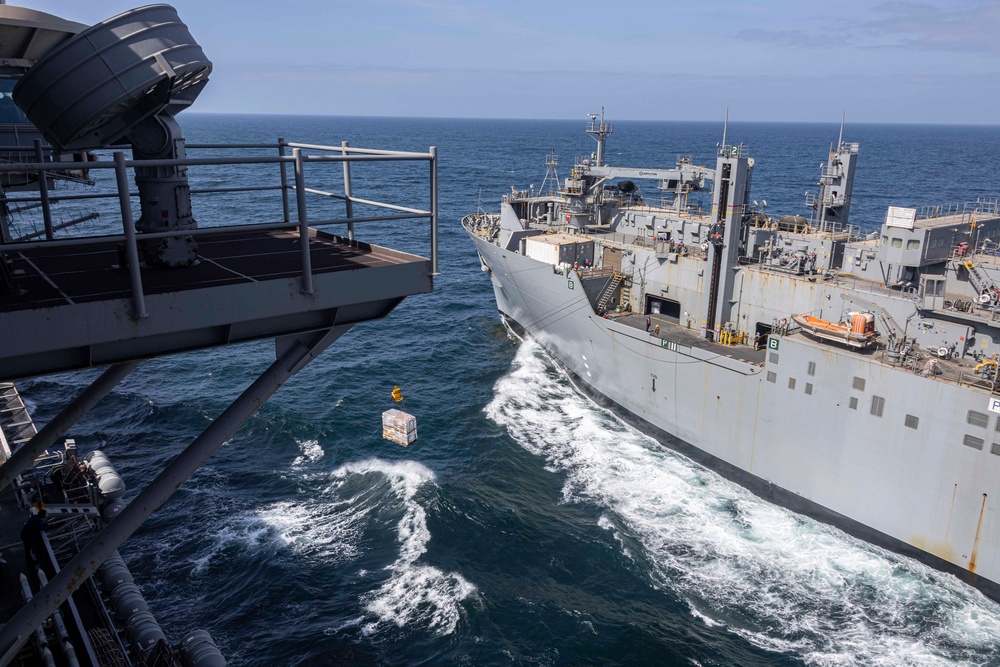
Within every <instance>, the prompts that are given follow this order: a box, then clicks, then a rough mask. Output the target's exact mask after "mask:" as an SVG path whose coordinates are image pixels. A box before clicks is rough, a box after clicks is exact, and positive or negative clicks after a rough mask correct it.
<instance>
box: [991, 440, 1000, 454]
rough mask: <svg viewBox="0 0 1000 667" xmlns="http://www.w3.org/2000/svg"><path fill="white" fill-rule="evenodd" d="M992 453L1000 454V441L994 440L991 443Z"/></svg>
mask: <svg viewBox="0 0 1000 667" xmlns="http://www.w3.org/2000/svg"><path fill="white" fill-rule="evenodd" d="M990 454H996V455H997V456H1000V443H998V442H994V443H993V444H992V445H990Z"/></svg>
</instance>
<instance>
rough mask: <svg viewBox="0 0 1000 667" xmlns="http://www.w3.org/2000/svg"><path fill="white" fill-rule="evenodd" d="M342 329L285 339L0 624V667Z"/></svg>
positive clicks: (343, 328)
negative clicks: (205, 425)
mask: <svg viewBox="0 0 1000 667" xmlns="http://www.w3.org/2000/svg"><path fill="white" fill-rule="evenodd" d="M348 329H350V325H344V326H335V327H332V328H330V329H324V330H322V331H318V332H314V333H313V334H310V335H307V336H303V337H302V338H299V339H297V340H295V341H294V342H291V341H290V340H289V339H285V341H283V343H284V344H283V345H282V346H281V347H282V348H283V349H282V351H281V353H280V356H278V359H277V360H276V361H275V362H274V363H273V364H271V365H270V366H269V367H268V368H267V370H266V371H264V372H263V373H262V374H261V376H260V377H258V378H257V379H256V380H254V382H253V384H251V385H250V386H249V387H247V389H246V390H245V391H244V392H243V393H242V394H240V395H239V397H238V398H237V399H236V400H235V401H233V403H232V404H231V405H230V406H229V407H228V408H226V409H225V410H224V411H223V412H222V414H221V415H219V416H218V417H217V418H216V420H215V421H214V422H212V424H211V425H210V426H209V427H208V428H207V429H205V431H204V432H203V433H202V434H201V435H200V436H198V437H197V438H195V440H194V441H193V442H192V443H191V444H190V445H188V447H187V448H186V449H185V450H184V451H183V452H181V453H180V454H179V455H178V456H177V458H175V459H174V460H173V461H171V462H170V464H169V465H168V466H167V467H166V468H164V469H163V471H162V472H161V473H160V474H159V475H157V476H156V479H154V480H153V481H152V482H151V483H150V484H149V486H147V487H146V488H144V489H143V490H142V492H140V493H139V495H138V496H136V497H135V499H134V500H132V502H130V503H129V504H128V505H127V506H126V507H125V509H123V510H122V511H121V513H120V514H118V516H116V517H115V519H114V520H113V521H112V522H111V523H110V524H108V526H107V527H106V528H104V529H103V530H101V531H100V532H98V533H97V534H96V535H95V536H94V538H93V539H92V540H91V541H90V542H89V543H88V544H87V545H86V546H85V547H84V548H83V549H82V550H81V551H80V553H78V554H77V555H76V556H75V557H74V558H73V559H72V560H70V561H69V562H68V563H66V564H65V565H64V566H63V568H62V570H60V571H59V572H58V573H57V574H56V576H54V577H53V578H52V580H51V581H50V582H49V583H48V584H47V585H45V586H44V587H42V589H41V590H40V591H38V593H36V594H35V596H34V597H33V598H32V599H31V601H30V602H28V603H26V604H25V605H24V606H23V607H22V608H21V610H20V611H18V612H17V613H16V614H15V615H14V616H13V617H12V618H11V619H10V621H9V622H8V623H7V624H6V625H5V626H3V628H2V630H0V651H3V653H2V655H0V667H6V665H9V664H10V663H11V661H12V660H13V659H14V658H15V657H16V655H17V653H18V651H20V650H21V647H22V646H23V645H24V644H25V642H27V641H28V639H30V637H31V632H32V631H33V630H34V629H35V628H37V627H38V626H39V625H41V624H42V623H44V622H45V619H47V618H48V617H49V616H51V615H52V612H53V611H55V610H56V609H57V608H58V607H59V605H61V604H62V603H63V602H65V601H66V599H67V598H68V597H69V596H70V595H71V594H72V593H73V592H74V591H76V589H77V588H79V587H80V586H81V585H82V584H83V583H84V582H85V581H86V580H87V578H88V577H90V576H91V575H93V574H94V573H95V572H96V571H97V568H98V567H100V565H101V564H102V563H103V562H104V561H105V560H107V559H108V557H110V556H111V554H112V553H113V552H114V551H115V549H117V548H118V547H119V546H120V545H121V544H122V542H124V541H125V540H127V539H128V538H129V537H131V535H132V534H133V533H134V532H135V531H136V530H138V528H139V527H140V526H141V525H142V524H143V522H144V521H145V520H146V519H147V518H149V516H150V515H151V514H152V513H153V512H155V511H156V510H157V509H159V508H160V506H161V505H163V503H165V502H166V501H167V499H169V498H170V496H171V495H172V494H173V492H174V491H176V490H177V489H178V488H180V486H181V485H182V484H183V483H184V482H186V481H187V480H188V478H189V477H191V475H192V474H193V473H194V472H195V471H196V470H197V469H198V468H199V467H200V466H201V464H202V463H204V462H205V460H206V459H208V457H210V456H211V455H212V454H214V453H215V452H216V450H218V448H219V447H220V446H222V443H224V442H226V441H227V440H228V439H229V438H230V437H231V436H232V435H233V433H235V432H236V430H237V429H238V428H239V427H240V426H242V425H243V422H245V421H246V420H247V419H248V418H249V417H250V415H252V414H253V413H254V412H256V411H257V409H258V408H259V407H260V406H261V405H263V403H264V402H265V401H266V400H267V399H268V398H270V397H271V395H272V394H274V392H276V391H277V390H278V388H279V387H281V385H283V384H284V383H285V382H286V381H287V380H288V379H289V378H290V377H291V376H292V375H294V374H295V372H296V371H298V370H299V369H300V368H302V367H303V366H305V365H306V364H308V363H309V362H310V361H312V360H313V359H314V358H316V356H317V355H318V354H319V353H320V352H322V351H323V350H324V349H326V348H327V347H328V346H329V345H330V344H331V343H333V342H334V341H335V340H336V339H337V338H339V337H340V336H341V335H342V334H344V333H345V332H346V331H347V330H348ZM289 342H290V343H291V344H288V343H289Z"/></svg>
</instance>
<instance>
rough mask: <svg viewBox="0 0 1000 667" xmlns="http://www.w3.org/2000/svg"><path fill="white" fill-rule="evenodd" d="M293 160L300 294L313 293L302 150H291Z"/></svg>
mask: <svg viewBox="0 0 1000 667" xmlns="http://www.w3.org/2000/svg"><path fill="white" fill-rule="evenodd" d="M292 156H293V157H294V158H295V203H296V207H297V208H298V210H299V242H300V243H301V244H302V293H303V294H312V293H313V278H312V258H311V257H310V256H309V219H308V216H307V215H306V177H305V171H304V170H303V159H302V149H301V148H293V149H292Z"/></svg>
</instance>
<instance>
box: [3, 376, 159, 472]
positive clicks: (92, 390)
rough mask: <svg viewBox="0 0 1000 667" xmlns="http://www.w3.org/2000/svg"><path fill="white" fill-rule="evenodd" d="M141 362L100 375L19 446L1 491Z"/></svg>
mask: <svg viewBox="0 0 1000 667" xmlns="http://www.w3.org/2000/svg"><path fill="white" fill-rule="evenodd" d="M140 363H141V362H140V361H128V362H125V363H122V364H115V365H114V366H112V367H111V368H109V369H107V370H106V371H104V372H103V373H101V375H100V377H98V378H97V379H96V380H94V381H93V382H91V383H90V386H89V387H87V388H86V389H84V390H83V391H82V392H80V395H79V396H77V397H76V398H74V399H73V400H72V401H70V403H69V404H68V405H67V406H66V407H65V408H63V409H62V411H61V412H60V413H59V414H58V415H56V416H55V417H54V418H52V420H51V421H49V423H48V424H46V425H45V428H43V429H42V430H41V431H39V432H38V433H36V434H35V436H34V437H33V438H31V440H29V441H28V442H26V443H24V444H22V445H21V446H20V447H18V448H17V451H15V452H14V454H13V455H12V456H11V457H10V458H9V459H8V460H7V461H6V463H4V464H3V465H2V466H0V489H4V488H6V487H7V485H8V484H10V483H11V482H13V481H14V478H15V477H17V476H18V475H20V474H21V473H22V472H24V471H25V470H27V469H28V468H30V467H31V464H32V463H34V462H35V459H37V458H38V457H39V456H41V454H42V452H43V451H45V449H46V448H48V447H49V446H51V445H52V443H54V442H55V441H56V440H57V439H59V438H60V437H62V436H63V435H64V434H65V433H66V431H68V430H69V429H70V428H72V426H73V425H74V424H76V422H77V421H79V420H80V417H82V416H83V415H85V414H87V412H89V411H90V409H91V408H93V407H94V406H95V405H97V404H98V403H99V402H100V400H101V399H102V398H104V397H105V396H107V395H108V392H110V391H111V390H112V389H114V388H115V387H117V386H118V383H119V382H121V381H122V380H124V379H125V378H126V377H127V376H128V374H129V373H131V372H132V371H133V370H135V367H136V366H138V365H139V364H140Z"/></svg>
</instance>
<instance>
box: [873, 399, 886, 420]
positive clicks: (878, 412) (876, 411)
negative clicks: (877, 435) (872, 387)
mask: <svg viewBox="0 0 1000 667" xmlns="http://www.w3.org/2000/svg"><path fill="white" fill-rule="evenodd" d="M884 409H885V399H884V398H882V397H881V396H872V414H873V415H875V416H876V417H881V416H882V411H883V410H884Z"/></svg>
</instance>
